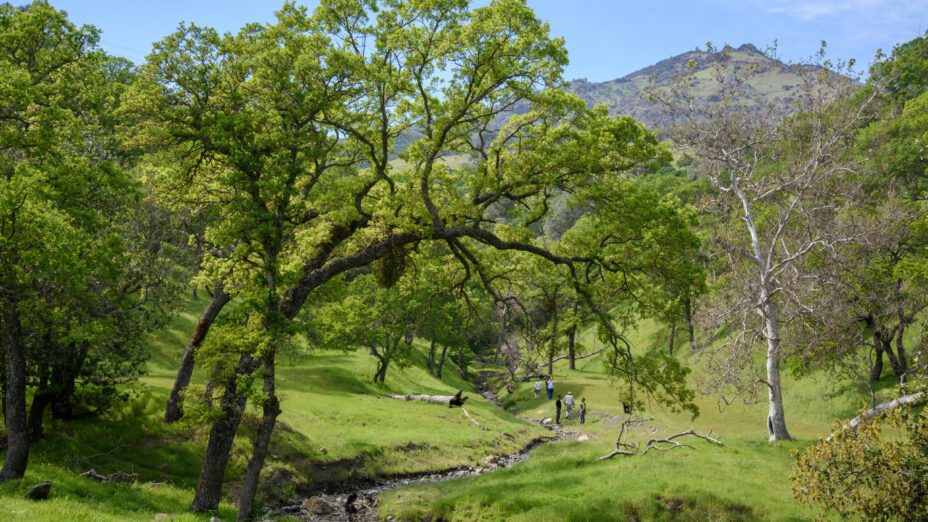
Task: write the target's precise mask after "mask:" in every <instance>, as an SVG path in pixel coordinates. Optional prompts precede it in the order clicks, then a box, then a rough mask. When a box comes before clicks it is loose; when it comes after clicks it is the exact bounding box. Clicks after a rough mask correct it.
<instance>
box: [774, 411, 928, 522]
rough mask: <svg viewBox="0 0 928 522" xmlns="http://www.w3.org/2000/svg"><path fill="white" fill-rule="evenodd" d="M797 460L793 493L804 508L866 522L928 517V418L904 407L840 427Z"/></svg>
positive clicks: (793, 476)
mask: <svg viewBox="0 0 928 522" xmlns="http://www.w3.org/2000/svg"><path fill="white" fill-rule="evenodd" d="M835 430H836V431H835V433H834V435H833V436H832V437H831V439H830V440H823V441H820V442H818V443H817V444H815V445H814V446H812V447H810V448H809V449H807V450H806V451H805V452H803V453H802V454H801V455H799V456H798V459H797V464H796V469H795V470H794V471H793V474H792V482H793V494H794V495H795V496H796V498H797V499H798V500H799V501H800V502H803V503H807V504H813V505H817V506H820V507H821V508H823V509H824V510H834V511H836V512H837V513H838V514H839V515H841V516H842V517H854V516H857V517H862V518H864V519H866V520H881V521H882V520H924V519H925V518H926V517H928V503H926V492H928V482H926V477H928V415H926V414H925V413H924V411H923V410H922V411H913V410H911V409H908V408H900V409H896V410H893V411H890V412H888V413H886V414H884V415H881V416H878V417H876V418H875V419H871V420H869V421H864V422H862V423H861V424H860V425H858V427H857V429H856V430H850V429H842V428H841V425H840V424H836V425H835Z"/></svg>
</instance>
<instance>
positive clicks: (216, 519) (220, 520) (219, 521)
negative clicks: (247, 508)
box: [209, 515, 222, 522]
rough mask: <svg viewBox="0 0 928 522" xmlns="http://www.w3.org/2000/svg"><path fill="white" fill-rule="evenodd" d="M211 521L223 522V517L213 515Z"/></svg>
mask: <svg viewBox="0 0 928 522" xmlns="http://www.w3.org/2000/svg"><path fill="white" fill-rule="evenodd" d="M209 522H222V519H221V518H219V517H217V516H216V515H213V516H211V517H209Z"/></svg>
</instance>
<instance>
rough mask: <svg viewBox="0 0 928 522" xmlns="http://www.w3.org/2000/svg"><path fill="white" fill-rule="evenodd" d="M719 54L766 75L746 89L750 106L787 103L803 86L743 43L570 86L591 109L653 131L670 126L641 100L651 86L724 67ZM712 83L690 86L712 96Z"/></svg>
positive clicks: (792, 72)
mask: <svg viewBox="0 0 928 522" xmlns="http://www.w3.org/2000/svg"><path fill="white" fill-rule="evenodd" d="M718 51H724V53H725V54H728V55H729V56H728V59H729V62H730V66H733V67H737V66H739V65H743V64H748V63H749V64H752V65H756V66H758V67H759V69H758V70H759V71H761V72H762V73H763V74H761V75H759V76H758V77H757V80H756V81H753V82H751V84H750V85H749V86H748V87H747V91H746V92H745V100H747V102H748V103H766V102H768V101H774V100H784V101H788V100H789V99H791V98H792V97H793V96H794V95H795V93H794V92H791V91H792V90H793V89H794V88H795V87H796V86H797V85H801V84H802V78H800V76H799V74H798V71H797V70H796V69H795V68H794V67H790V66H788V65H786V64H784V63H782V62H780V61H779V60H777V59H776V58H773V57H771V56H768V55H767V54H766V53H764V52H763V51H761V50H760V49H758V48H757V47H756V46H755V45H754V44H751V43H743V44H741V45H740V46H738V47H732V46H730V45H725V46H724V47H723V48H722V49H721V50H717V52H711V53H710V52H708V51H707V50H705V49H700V48H698V47H697V48H696V49H694V50H692V51H688V52H685V53H681V54H678V55H676V56H671V57H670V58H667V59H664V60H661V61H659V62H657V63H655V64H654V65H650V66H648V67H645V68H643V69H640V70H638V71H635V72H633V73H631V74H628V75H626V76H623V77H621V78H617V79H615V80H610V81H606V82H590V81H586V80H582V81H574V82H571V88H572V90H573V91H574V92H576V93H577V94H578V95H579V96H580V97H582V98H583V99H585V100H586V101H587V103H589V104H590V105H595V104H605V105H606V106H607V107H608V108H609V111H610V112H611V113H612V114H616V115H618V114H627V115H630V116H633V117H635V118H637V119H639V120H641V121H643V122H644V123H646V124H647V125H649V126H651V127H662V126H664V125H665V124H666V123H668V121H667V116H666V115H664V114H662V113H661V111H659V110H658V109H657V107H655V106H654V105H653V104H652V103H650V102H649V101H648V100H647V98H646V97H645V96H642V94H643V93H644V91H645V90H646V89H647V88H648V86H649V85H656V86H660V85H669V84H670V83H671V82H673V81H674V78H675V77H677V75H679V74H680V73H681V72H684V71H685V70H686V69H687V68H688V67H689V66H690V64H693V65H694V66H695V67H696V72H697V73H698V72H701V71H704V70H707V69H709V68H711V67H712V66H713V65H715V64H719V63H721V62H722V61H723V59H724V58H723V55H722V54H723V53H722V52H718ZM710 82H711V80H709V79H708V77H707V76H706V75H697V77H696V79H695V80H694V81H693V83H692V84H691V86H692V87H694V88H695V89H696V90H697V91H700V90H703V91H705V92H707V93H709V92H710V91H711V90H712V86H711V85H709V83H710ZM712 98H713V96H711V95H709V94H706V96H705V101H707V102H710V103H711V102H712V101H713V100H712Z"/></svg>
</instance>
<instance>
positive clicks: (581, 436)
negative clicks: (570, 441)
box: [577, 434, 590, 442]
mask: <svg viewBox="0 0 928 522" xmlns="http://www.w3.org/2000/svg"><path fill="white" fill-rule="evenodd" d="M577 440H579V441H580V442H584V441H587V440H590V436H589V435H586V434H583V435H580V436H579V437H577Z"/></svg>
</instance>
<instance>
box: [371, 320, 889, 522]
mask: <svg viewBox="0 0 928 522" xmlns="http://www.w3.org/2000/svg"><path fill="white" fill-rule="evenodd" d="M665 339H666V333H665V331H664V330H662V329H661V328H659V327H657V326H656V325H655V324H654V323H651V322H645V323H644V324H643V325H642V327H641V328H640V329H639V331H638V332H637V333H636V335H635V345H636V346H638V347H639V349H647V348H648V347H652V346H661V347H663V346H664V343H665ZM684 344H685V343H681V345H684ZM688 352H689V351H688V349H686V348H682V351H680V352H678V356H679V357H681V358H682V359H685V360H686V362H687V364H691V365H695V364H696V362H697V361H695V357H694V356H693V355H691V354H690V353H688ZM698 376H699V375H698V371H697V372H694V375H693V380H694V381H695V380H696V379H698ZM555 380H556V382H557V389H556V392H557V393H562V394H563V393H566V392H567V391H572V392H573V393H574V395H575V396H576V397H577V398H578V400H579V398H580V397H586V399H587V402H588V404H589V410H590V417H589V418H588V419H587V423H586V424H585V425H583V426H580V425H579V423H578V421H577V420H576V419H573V420H569V421H566V422H565V427H566V428H567V429H568V430H574V431H582V432H584V433H587V434H589V435H591V436H593V440H590V441H584V442H578V441H571V442H564V443H558V444H555V445H550V446H546V447H543V448H540V449H539V450H537V451H536V452H535V453H534V454H533V456H532V458H531V459H529V460H528V461H527V462H525V463H523V464H519V465H517V466H515V467H514V468H512V469H509V470H505V471H502V472H499V473H494V474H490V475H485V476H479V477H475V478H468V479H464V480H458V481H453V482H447V483H441V484H432V485H422V486H416V487H412V488H407V489H404V490H400V491H396V492H393V493H391V494H389V495H387V496H386V498H385V500H384V502H385V506H384V508H383V509H382V511H381V513H382V514H385V515H393V516H397V517H398V518H409V519H417V518H419V517H421V516H423V515H425V514H431V515H433V516H441V517H445V518H448V519H449V520H461V521H464V520H526V521H528V520H531V521H533V522H538V521H547V520H551V521H553V520H671V519H672V520H706V519H712V520H811V519H812V518H814V517H815V515H816V513H815V512H814V511H812V510H811V509H809V508H807V507H805V506H800V505H798V504H797V503H796V502H795V501H794V500H793V497H792V495H791V493H790V483H789V474H790V472H791V470H792V468H793V461H794V459H793V456H792V452H793V451H794V450H801V449H802V448H804V447H806V446H807V445H809V444H811V443H812V442H813V441H814V440H815V439H817V438H819V437H821V436H823V435H825V434H827V433H828V432H829V431H830V429H831V427H832V423H833V421H834V419H836V418H847V417H848V416H852V415H853V414H854V412H855V411H856V410H857V409H858V408H860V407H861V406H862V405H863V404H864V402H865V401H866V399H867V397H865V396H864V395H863V394H861V393H860V392H859V391H858V390H857V389H856V388H855V387H854V386H851V385H849V384H848V385H843V384H841V383H838V384H836V383H833V382H830V381H829V380H828V379H826V378H824V377H818V378H808V379H802V380H795V379H792V378H786V379H785V382H784V393H785V396H786V406H785V407H786V414H787V422H788V423H789V428H790V431H791V433H792V434H793V436H794V437H796V440H795V441H792V442H788V443H782V442H781V443H775V444H769V443H768V442H767V433H766V428H765V426H764V422H765V418H766V415H767V405H766V402H763V401H761V402H760V403H758V404H753V405H744V404H740V403H739V404H736V405H732V406H729V407H727V408H724V409H720V408H719V405H718V403H717V401H716V399H715V397H711V396H699V397H698V399H697V401H698V405H699V407H700V411H701V414H700V415H699V417H697V418H696V419H691V418H690V417H689V416H688V415H683V414H673V413H671V412H668V411H665V410H662V409H659V408H656V407H655V408H653V409H649V410H647V411H644V412H636V413H635V414H634V415H633V417H635V418H642V419H645V421H644V422H642V423H640V424H639V425H637V426H636V427H635V428H634V430H633V431H632V433H631V437H630V441H632V442H637V443H639V444H642V443H643V442H645V441H646V440H647V439H648V438H650V437H654V436H662V435H664V436H666V435H670V434H672V433H677V432H680V431H684V430H686V429H688V428H690V427H693V428H695V429H696V430H697V431H699V432H700V433H705V432H707V431H708V430H710V429H712V430H713V433H714V434H715V435H717V436H721V437H722V439H723V442H724V443H725V446H724V447H717V446H714V445H711V444H709V443H707V442H705V441H701V440H697V439H692V440H691V441H689V442H688V444H690V445H692V447H693V449H692V450H690V449H686V448H678V449H675V450H672V451H668V452H653V451H652V452H649V453H648V454H647V455H638V456H634V457H615V458H613V459H612V460H608V461H603V462H600V461H599V460H598V458H599V457H600V456H602V455H605V454H607V453H609V452H610V451H611V450H612V449H613V448H614V443H615V438H616V436H617V434H618V429H619V423H618V422H617V419H622V418H624V415H623V414H622V411H621V406H620V405H619V404H618V403H617V396H618V394H617V393H616V391H615V389H614V388H612V386H611V385H610V382H609V380H608V378H606V377H605V376H604V375H603V373H602V362H601V361H599V360H596V359H592V358H591V359H585V360H583V361H580V362H578V367H577V370H575V371H571V370H569V369H568V368H567V362H566V361H561V362H560V363H558V365H557V366H556V368H555ZM890 381H891V379H890V378H889V376H887V380H886V382H885V383H884V384H885V385H886V387H887V388H889V387H891V382H890ZM694 384H695V382H694ZM887 393H888V392H887ZM532 395H533V394H532V390H531V383H525V384H523V385H521V386H520V387H519V388H518V389H517V390H515V392H514V393H513V394H512V395H511V396H508V397H505V398H504V400H505V401H506V404H507V406H508V407H510V408H513V409H515V410H516V411H518V412H520V413H522V414H524V415H526V416H528V417H535V418H542V417H546V416H553V403H552V402H551V401H546V400H538V401H536V400H534V399H533V397H532ZM684 442H686V441H684ZM433 519H434V518H433Z"/></svg>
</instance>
